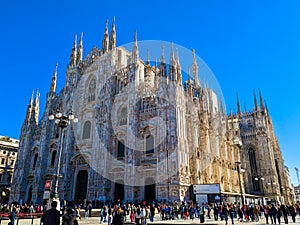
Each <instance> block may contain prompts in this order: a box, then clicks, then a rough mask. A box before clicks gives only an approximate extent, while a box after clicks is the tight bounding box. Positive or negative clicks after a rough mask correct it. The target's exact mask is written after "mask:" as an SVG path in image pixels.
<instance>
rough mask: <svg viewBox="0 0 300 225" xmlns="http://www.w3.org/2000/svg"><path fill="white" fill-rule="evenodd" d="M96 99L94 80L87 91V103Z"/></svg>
mask: <svg viewBox="0 0 300 225" xmlns="http://www.w3.org/2000/svg"><path fill="white" fill-rule="evenodd" d="M95 99H96V80H95V79H92V80H91V81H90V83H89V86H88V90H87V101H88V102H92V101H95Z"/></svg>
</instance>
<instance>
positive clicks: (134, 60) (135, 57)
mask: <svg viewBox="0 0 300 225" xmlns="http://www.w3.org/2000/svg"><path fill="white" fill-rule="evenodd" d="M133 40H134V43H133V48H132V63H137V62H138V59H139V47H138V43H137V31H135V32H134V38H133Z"/></svg>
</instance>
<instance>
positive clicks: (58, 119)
mask: <svg viewBox="0 0 300 225" xmlns="http://www.w3.org/2000/svg"><path fill="white" fill-rule="evenodd" d="M49 120H51V121H52V120H54V121H55V124H56V125H57V126H59V127H60V130H61V132H60V139H59V143H60V144H59V150H58V151H59V155H58V162H57V170H56V174H55V175H54V177H55V188H54V198H53V199H56V200H57V201H58V205H59V196H58V179H59V178H62V176H61V175H60V166H61V165H60V164H61V156H62V151H63V140H64V131H65V128H66V127H68V126H69V125H70V124H71V121H73V122H74V123H77V122H78V119H77V118H75V116H74V115H73V113H72V112H70V113H69V114H67V115H66V114H63V113H62V112H60V111H59V110H57V111H56V113H55V114H51V115H50V116H49Z"/></svg>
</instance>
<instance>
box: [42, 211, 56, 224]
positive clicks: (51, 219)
mask: <svg viewBox="0 0 300 225" xmlns="http://www.w3.org/2000/svg"><path fill="white" fill-rule="evenodd" d="M41 221H42V222H43V225H60V213H59V211H58V210H57V209H56V208H51V209H48V210H47V211H46V212H44V214H43V216H42V219H41Z"/></svg>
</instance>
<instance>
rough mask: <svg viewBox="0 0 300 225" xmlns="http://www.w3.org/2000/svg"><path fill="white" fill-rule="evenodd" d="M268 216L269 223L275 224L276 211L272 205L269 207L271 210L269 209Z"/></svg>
mask: <svg viewBox="0 0 300 225" xmlns="http://www.w3.org/2000/svg"><path fill="white" fill-rule="evenodd" d="M269 215H270V218H271V223H272V224H273V223H274V224H276V218H277V209H276V207H275V205H274V204H272V205H271V208H270V211H269Z"/></svg>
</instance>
